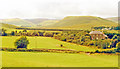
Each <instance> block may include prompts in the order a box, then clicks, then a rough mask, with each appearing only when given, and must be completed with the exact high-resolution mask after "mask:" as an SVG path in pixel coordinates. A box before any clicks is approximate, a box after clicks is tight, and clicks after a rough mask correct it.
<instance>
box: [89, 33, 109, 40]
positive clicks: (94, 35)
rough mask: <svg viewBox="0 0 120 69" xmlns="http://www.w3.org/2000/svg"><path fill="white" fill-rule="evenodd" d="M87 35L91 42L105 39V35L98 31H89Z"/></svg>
mask: <svg viewBox="0 0 120 69" xmlns="http://www.w3.org/2000/svg"><path fill="white" fill-rule="evenodd" d="M89 34H90V36H91V39H92V40H94V39H105V38H107V35H105V34H104V33H103V32H100V31H91V32H90V33H89Z"/></svg>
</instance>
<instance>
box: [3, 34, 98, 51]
mask: <svg viewBox="0 0 120 69" xmlns="http://www.w3.org/2000/svg"><path fill="white" fill-rule="evenodd" d="M1 38H2V47H7V48H15V46H14V42H15V41H16V39H18V38H20V36H2V37H1ZM27 38H28V40H29V43H30V44H29V45H28V48H47V49H74V50H80V51H95V50H96V49H95V48H90V47H86V46H80V45H76V44H72V43H67V42H63V41H59V40H56V39H54V38H51V37H27ZM61 44H62V45H63V47H60V45H61Z"/></svg>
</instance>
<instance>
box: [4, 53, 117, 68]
mask: <svg viewBox="0 0 120 69" xmlns="http://www.w3.org/2000/svg"><path fill="white" fill-rule="evenodd" d="M117 66H118V56H117V55H95V54H94V55H87V54H67V53H43V52H42V53H40V52H38V53H37V52H2V67H117Z"/></svg>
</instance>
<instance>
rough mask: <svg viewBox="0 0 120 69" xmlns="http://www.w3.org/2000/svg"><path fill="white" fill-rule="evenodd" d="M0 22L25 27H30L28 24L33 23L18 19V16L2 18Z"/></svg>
mask: <svg viewBox="0 0 120 69" xmlns="http://www.w3.org/2000/svg"><path fill="white" fill-rule="evenodd" d="M0 22H1V23H6V24H12V25H16V26H26V27H30V26H34V24H32V22H29V21H26V20H23V19H19V18H14V19H2V20H0Z"/></svg>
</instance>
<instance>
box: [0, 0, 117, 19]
mask: <svg viewBox="0 0 120 69" xmlns="http://www.w3.org/2000/svg"><path fill="white" fill-rule="evenodd" d="M118 2H119V0H0V19H9V18H22V19H31V18H50V19H52V18H55V19H60V18H64V17H66V16H97V17H103V18H107V17H117V16H118Z"/></svg>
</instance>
